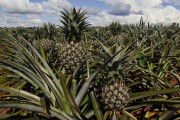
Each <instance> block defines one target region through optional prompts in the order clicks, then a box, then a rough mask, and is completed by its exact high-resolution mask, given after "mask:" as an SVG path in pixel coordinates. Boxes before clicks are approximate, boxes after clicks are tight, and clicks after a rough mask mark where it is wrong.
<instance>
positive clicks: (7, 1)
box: [0, 0, 180, 27]
mask: <svg viewBox="0 0 180 120" xmlns="http://www.w3.org/2000/svg"><path fill="white" fill-rule="evenodd" d="M72 7H77V8H82V9H86V10H87V12H88V14H87V16H88V19H87V20H88V21H89V22H90V23H91V24H92V25H94V26H97V25H98V26H105V25H109V24H110V23H111V22H113V21H118V22H120V23H122V24H136V23H138V22H139V20H140V17H143V18H144V19H145V20H147V21H148V22H150V23H152V24H156V23H163V24H171V23H172V22H177V23H180V0H0V15H1V20H0V27H16V26H25V27H27V26H41V25H42V24H43V23H46V22H51V23H54V24H57V25H61V23H60V22H59V19H60V12H59V11H60V10H62V8H66V9H70V8H72Z"/></svg>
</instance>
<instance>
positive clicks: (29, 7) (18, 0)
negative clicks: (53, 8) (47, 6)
mask: <svg viewBox="0 0 180 120" xmlns="http://www.w3.org/2000/svg"><path fill="white" fill-rule="evenodd" d="M0 6H1V7H2V9H3V10H4V11H5V12H8V13H24V14H26V13H36V14H37V13H41V12H43V7H42V6H41V5H40V4H38V3H33V2H30V1H29V0H0Z"/></svg>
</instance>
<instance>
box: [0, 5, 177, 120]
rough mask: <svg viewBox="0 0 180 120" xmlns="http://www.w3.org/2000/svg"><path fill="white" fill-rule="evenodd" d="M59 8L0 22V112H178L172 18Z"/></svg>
mask: <svg viewBox="0 0 180 120" xmlns="http://www.w3.org/2000/svg"><path fill="white" fill-rule="evenodd" d="M86 14H87V12H86V11H83V10H82V9H76V8H72V9H71V10H66V9H63V10H62V11H61V16H60V23H62V25H60V26H57V25H55V24H52V23H50V22H49V23H44V24H43V25H42V26H40V27H17V28H0V119H2V120H14V119H15V120H178V119H180V117H179V116H180V26H179V24H178V23H172V24H171V25H163V24H161V23H160V24H150V23H149V22H147V21H144V20H143V19H142V18H141V19H140V20H139V23H138V24H120V23H119V22H112V23H111V24H109V25H107V26H104V27H102V26H92V25H91V23H89V22H88V21H87V17H86Z"/></svg>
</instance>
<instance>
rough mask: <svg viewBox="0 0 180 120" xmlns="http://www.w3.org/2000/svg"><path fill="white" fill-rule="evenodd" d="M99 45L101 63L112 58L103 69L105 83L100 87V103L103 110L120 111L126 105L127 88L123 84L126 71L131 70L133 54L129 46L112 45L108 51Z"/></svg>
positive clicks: (125, 80)
mask: <svg viewBox="0 0 180 120" xmlns="http://www.w3.org/2000/svg"><path fill="white" fill-rule="evenodd" d="M99 43H100V44H101V46H102V48H103V52H100V53H99V55H101V56H102V57H100V58H101V61H104V62H103V63H105V62H106V61H108V60H110V59H111V58H112V60H111V61H110V62H109V63H108V64H107V65H106V67H105V71H106V72H105V74H104V76H105V78H106V81H104V82H105V84H104V85H103V86H102V87H101V98H102V103H103V104H104V107H105V109H108V110H113V111H114V110H118V111H120V110H121V109H122V108H124V107H125V106H126V105H127V104H128V100H129V88H128V86H126V84H125V83H127V76H128V71H130V70H131V69H132V65H133V64H132V60H133V58H132V56H133V55H135V54H133V51H132V50H130V48H131V45H127V46H123V45H121V46H117V45H114V46H113V48H112V49H110V47H106V46H104V45H103V44H102V43H101V42H99ZM101 82H102V81H101Z"/></svg>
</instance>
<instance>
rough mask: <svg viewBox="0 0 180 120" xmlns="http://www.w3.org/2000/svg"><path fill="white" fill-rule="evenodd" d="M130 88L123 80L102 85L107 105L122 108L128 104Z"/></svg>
mask: <svg viewBox="0 0 180 120" xmlns="http://www.w3.org/2000/svg"><path fill="white" fill-rule="evenodd" d="M128 91H129V88H128V87H127V86H126V85H125V84H124V83H122V82H120V83H117V82H116V83H113V84H106V85H105V86H104V87H102V99H103V103H104V104H105V107H106V108H107V109H112V110H121V109H122V108H124V107H125V106H126V105H127V104H128V100H129V93H128Z"/></svg>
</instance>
